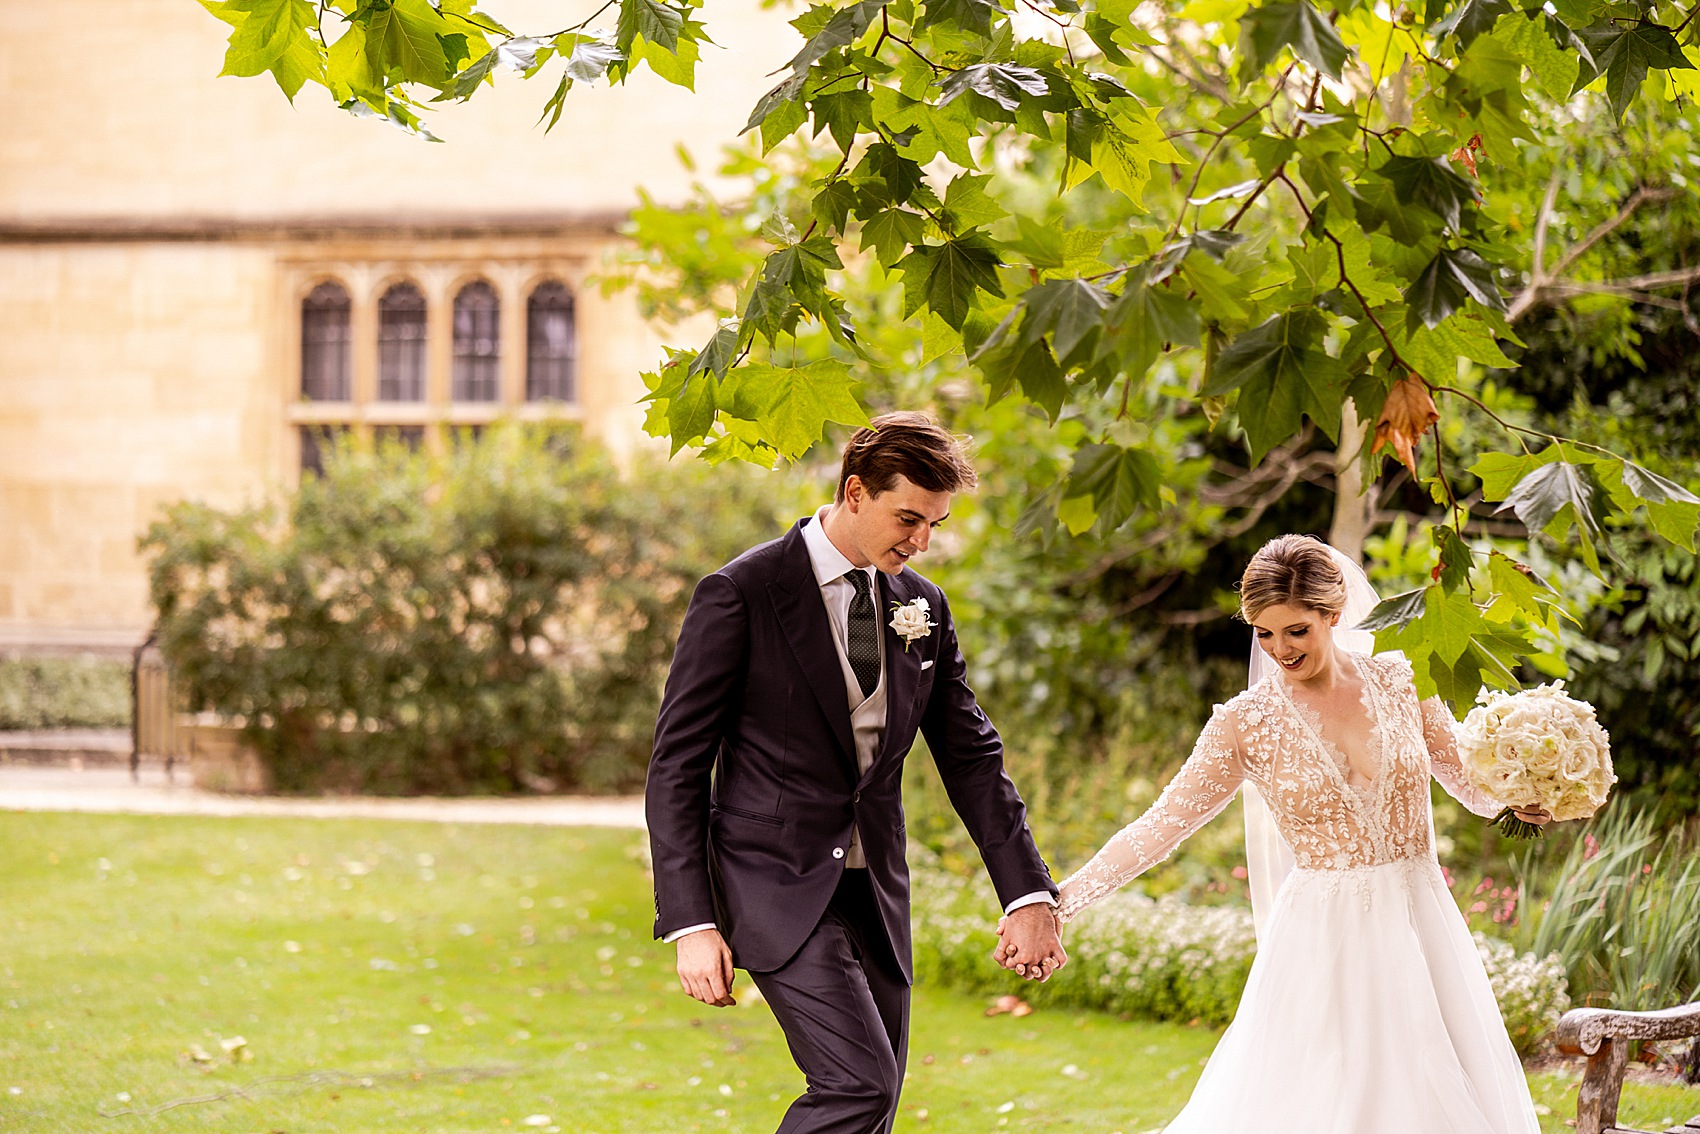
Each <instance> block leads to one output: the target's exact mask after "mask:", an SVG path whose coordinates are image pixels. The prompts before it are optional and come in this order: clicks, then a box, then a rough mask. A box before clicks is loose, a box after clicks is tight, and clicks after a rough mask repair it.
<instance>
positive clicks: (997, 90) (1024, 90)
mask: <svg viewBox="0 0 1700 1134" xmlns="http://www.w3.org/2000/svg"><path fill="white" fill-rule="evenodd" d="M941 85H942V87H943V89H944V97H943V98H941V99H939V105H940V106H946V105H949V103H950V102H952V101H953V100H954V99H956V98H957V97H958V96H960V95H961V94H963V93H964V92H966V91H973V92H974V93H975V94H977V95H981V96H983V97H985V98H989V99H991V100H992V101H993V102H995V103H997V104H998V105H999V106H1001V107H1003V108H1004V109H1005V110H1014V109H1016V108H1017V107H1019V106H1020V105H1021V103H1022V101H1023V100H1024V99H1029V98H1041V97H1043V96H1045V95H1047V94H1049V93H1050V89H1051V88H1050V85H1049V84H1048V83H1046V82H1045V76H1043V75H1041V74H1040V73H1039V72H1037V71H1035V70H1034V69H1033V68H1031V67H1017V66H1014V65H1012V64H1009V63H974V64H971V65H969V66H967V67H964V68H962V70H960V71H957V72H955V73H953V74H952V75H950V77H948V78H947V79H945V81H944V82H943V84H941Z"/></svg>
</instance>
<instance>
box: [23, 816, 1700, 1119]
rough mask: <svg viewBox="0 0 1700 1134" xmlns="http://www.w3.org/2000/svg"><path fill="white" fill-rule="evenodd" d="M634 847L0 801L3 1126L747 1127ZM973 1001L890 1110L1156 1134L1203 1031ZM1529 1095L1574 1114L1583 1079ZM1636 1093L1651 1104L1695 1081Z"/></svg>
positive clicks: (732, 1064)
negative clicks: (652, 919)
mask: <svg viewBox="0 0 1700 1134" xmlns="http://www.w3.org/2000/svg"><path fill="white" fill-rule="evenodd" d="M637 846H638V836H636V835H635V834H633V833H629V832H609V831H587V830H561V829H554V828H538V827H498V826H443V825H434V824H414V823H395V822H377V821H372V822H359V821H322V820H272V819H241V820H225V819H194V820H189V819H180V818H154V817H107V816H100V817H96V816H82V815H29V814H17V813H0V854H3V855H4V874H3V876H0V877H3V881H0V1129H6V1130H23V1131H43V1132H59V1131H64V1132H67V1134H70V1132H74V1134H85V1132H87V1131H91V1130H101V1131H113V1132H116V1134H131V1132H136V1134H141V1132H155V1131H173V1132H175V1131H203V1130H212V1131H219V1132H230V1134H251V1132H263V1131H287V1132H288V1134H311V1132H318V1131H325V1132H329V1131H337V1132H353V1131H358V1132H360V1134H380V1132H388V1131H397V1132H400V1131H454V1132H460V1131H491V1132H496V1131H526V1130H532V1129H538V1130H543V1131H545V1132H547V1131H548V1130H549V1129H550V1127H558V1128H559V1129H560V1130H562V1131H570V1132H572V1134H615V1132H626V1134H653V1132H657V1131H669V1132H672V1131H680V1132H683V1131H693V1130H704V1131H729V1132H730V1131H747V1132H752V1134H765V1132H767V1131H770V1130H772V1128H773V1127H774V1126H775V1125H776V1124H777V1122H778V1119H779V1115H780V1113H781V1112H782V1110H783V1108H784V1105H785V1103H786V1101H787V1100H789V1098H790V1097H791V1096H792V1095H793V1094H795V1093H796V1091H797V1090H799V1089H800V1087H801V1083H800V1077H799V1076H798V1074H797V1072H796V1070H795V1069H794V1068H793V1067H792V1065H791V1063H790V1060H789V1058H788V1056H787V1054H786V1051H785V1046H784V1041H783V1039H782V1037H781V1036H780V1034H779V1032H778V1029H777V1028H776V1027H775V1026H774V1023H773V1020H772V1017H771V1015H770V1014H769V1013H768V1011H767V1010H766V1008H765V1007H762V1006H761V1005H759V1004H746V1005H742V1006H740V1007H737V1008H730V1009H725V1010H720V1011H715V1010H712V1009H707V1008H702V1007H701V1006H699V1005H696V1004H694V1002H692V1001H689V1000H687V999H685V998H684V997H683V996H682V995H681V994H680V993H679V992H678V991H677V989H676V985H675V984H674V982H673V977H672V972H671V956H670V954H671V950H670V949H663V948H662V947H660V946H657V945H656V944H654V943H653V942H652V941H651V940H650V938H649V928H648V927H649V916H650V896H649V887H648V884H647V882H646V881H645V878H644V876H643V873H642V871H641V869H640V867H639V864H638V861H637V858H636V852H637ZM989 944H990V941H989V939H988V947H989ZM988 963H989V962H988ZM743 987H747V984H746V985H744V986H743ZM981 1009H982V1004H981V1003H980V1002H979V1001H978V1000H974V999H970V998H966V997H963V996H960V995H958V994H954V993H951V992H949V991H945V990H939V989H922V990H920V991H919V993H918V995H917V1000H916V1005H915V1028H914V1039H913V1052H912V1058H911V1061H910V1062H911V1066H910V1079H909V1083H908V1086H907V1087H906V1089H905V1094H904V1110H903V1115H904V1117H903V1119H902V1121H900V1123H899V1129H900V1130H903V1131H907V1132H912V1134H913V1132H920V1131H938V1132H963V1134H967V1132H969V1131H973V1132H982V1131H994V1130H997V1129H999V1128H1012V1129H1029V1130H1067V1131H1090V1132H1096V1134H1110V1132H1113V1131H1122V1132H1124V1134H1135V1132H1137V1131H1146V1130H1152V1129H1155V1128H1157V1127H1158V1126H1160V1125H1161V1124H1162V1122H1163V1121H1165V1120H1166V1119H1167V1118H1168V1117H1169V1116H1170V1115H1172V1114H1173V1113H1174V1112H1175V1111H1176V1110H1177V1109H1178V1108H1179V1107H1180V1105H1181V1103H1182V1102H1183V1101H1184V1100H1185V1097H1186V1093H1187V1091H1188V1089H1189V1088H1190V1086H1191V1084H1192V1081H1193V1080H1194V1078H1195V1077H1196V1075H1197V1072H1198V1068H1199V1065H1200V1063H1201V1061H1202V1060H1203V1059H1204V1057H1205V1056H1206V1055H1207V1054H1208V1053H1209V1051H1210V1049H1211V1047H1212V1046H1213V1045H1214V1043H1215V1040H1216V1034H1215V1033H1214V1032H1212V1031H1209V1030H1207V1029H1188V1028H1184V1027H1176V1026H1173V1025H1160V1024H1141V1023H1125V1022H1120V1021H1117V1020H1115V1019H1112V1018H1110V1017H1107V1016H1101V1015H1086V1016H1074V1015H1065V1014H1062V1013H1039V1014H1035V1015H1032V1016H1028V1017H1025V1018H1020V1019H1016V1018H1011V1017H1008V1016H1001V1017H997V1018H993V1019H987V1018H986V1017H985V1016H984V1015H982V1012H981ZM238 1038H240V1039H241V1040H243V1041H245V1042H244V1043H243V1044H242V1046H240V1047H236V1048H234V1050H233V1051H227V1050H226V1045H227V1044H230V1043H231V1041H234V1040H236V1039H238ZM1567 1088H1568V1091H1569V1093H1568V1094H1566V1093H1565V1092H1566V1089H1567ZM1536 1089H1537V1094H1538V1097H1539V1098H1540V1099H1541V1100H1542V1101H1543V1102H1545V1103H1546V1104H1548V1105H1549V1106H1551V1107H1552V1109H1553V1110H1554V1112H1555V1113H1554V1114H1553V1115H1552V1116H1551V1117H1549V1118H1548V1119H1546V1120H1545V1121H1546V1122H1547V1123H1548V1124H1549V1126H1548V1129H1550V1130H1552V1131H1560V1130H1563V1129H1565V1127H1564V1126H1563V1125H1562V1121H1561V1120H1562V1118H1563V1117H1564V1116H1565V1115H1568V1114H1573V1113H1574V1099H1575V1092H1574V1085H1573V1084H1570V1083H1567V1082H1566V1081H1564V1080H1562V1079H1556V1078H1542V1079H1540V1080H1538V1081H1537V1084H1536ZM171 1104H176V1105H171ZM1628 1104H1629V1105H1627V1106H1626V1108H1625V1118H1626V1119H1628V1120H1630V1121H1639V1122H1641V1123H1643V1124H1648V1125H1650V1124H1652V1123H1656V1122H1658V1121H1659V1120H1660V1119H1662V1118H1666V1117H1677V1116H1678V1115H1680V1116H1681V1117H1687V1116H1688V1115H1689V1114H1692V1113H1700V1092H1683V1091H1681V1090H1665V1091H1644V1090H1643V1091H1635V1090H1632V1091H1631V1092H1630V1095H1629V1099H1628ZM168 1106H169V1109H163V1108H166V1107H168ZM543 1118H547V1119H548V1121H547V1122H544V1121H542V1119H543ZM528 1119H529V1120H531V1121H530V1124H529V1125H528V1124H527V1120H528Z"/></svg>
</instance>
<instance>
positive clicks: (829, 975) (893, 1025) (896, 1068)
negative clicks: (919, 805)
mask: <svg viewBox="0 0 1700 1134" xmlns="http://www.w3.org/2000/svg"><path fill="white" fill-rule="evenodd" d="M750 976H751V978H752V979H753V980H754V981H755V984H756V987H757V988H759V989H761V993H762V996H763V997H765V998H766V999H767V1003H768V1005H769V1007H771V1008H772V1009H773V1015H774V1018H775V1019H777V1020H778V1021H779V1026H780V1028H781V1029H783V1031H784V1032H785V1041H786V1043H787V1044H789V1045H790V1048H791V1058H792V1059H794V1060H796V1062H797V1066H798V1067H799V1068H801V1069H802V1072H803V1075H804V1077H805V1078H806V1079H807V1081H808V1089H807V1090H806V1091H805V1092H804V1093H803V1094H802V1095H801V1096H799V1097H798V1098H797V1100H796V1101H795V1102H793V1103H792V1104H791V1107H790V1109H789V1110H787V1111H786V1112H785V1118H784V1120H783V1121H782V1122H780V1124H779V1130H778V1134H889V1131H890V1130H891V1124H892V1120H893V1119H894V1118H895V1117H896V1115H897V1096H898V1093H899V1091H901V1090H902V1087H903V1070H904V1067H905V1065H906V1064H907V1063H908V1059H909V983H908V982H907V981H906V980H904V979H903V972H902V970H901V969H899V968H898V967H897V960H896V958H895V957H894V956H893V954H892V949H891V944H890V942H889V941H888V940H887V938H886V932H885V928H884V925H883V924H882V923H881V921H880V917H879V911H878V909H877V908H876V907H875V905H874V894H873V887H872V885H871V884H870V883H869V881H868V872H867V871H866V870H853V869H847V870H845V871H844V874H843V877H842V878H840V880H839V883H838V888H837V890H836V891H835V892H834V893H833V896H832V901H831V902H830V903H828V905H827V908H826V912H825V913H824V914H822V915H821V919H820V922H819V923H818V924H817V925H816V926H815V928H814V930H813V931H812V932H811V933H810V934H809V936H808V938H807V940H805V941H804V942H803V946H802V948H800V949H799V950H797V952H796V954H795V955H794V956H793V957H792V958H791V959H790V960H789V961H787V962H786V963H785V964H784V965H783V966H781V967H780V968H777V969H774V970H773V971H771V972H765V973H757V972H752V973H751V974H750Z"/></svg>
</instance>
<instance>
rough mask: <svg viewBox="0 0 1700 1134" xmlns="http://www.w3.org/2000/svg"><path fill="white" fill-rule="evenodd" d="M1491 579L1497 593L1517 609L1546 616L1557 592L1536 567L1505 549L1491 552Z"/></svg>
mask: <svg viewBox="0 0 1700 1134" xmlns="http://www.w3.org/2000/svg"><path fill="white" fill-rule="evenodd" d="M1488 582H1489V583H1490V584H1491V585H1492V586H1493V589H1494V591H1495V593H1496V594H1498V595H1499V596H1500V597H1501V598H1503V599H1505V600H1506V601H1508V602H1510V603H1511V605H1512V606H1513V607H1515V608H1516V609H1517V610H1520V611H1522V612H1523V613H1525V614H1528V615H1531V616H1533V617H1536V618H1543V617H1545V615H1546V611H1547V608H1548V607H1550V606H1551V605H1552V604H1553V603H1554V602H1556V601H1557V599H1558V594H1557V592H1555V591H1554V590H1553V589H1552V587H1551V586H1549V585H1548V584H1547V583H1546V581H1545V580H1543V579H1542V578H1541V577H1540V576H1539V575H1536V574H1535V573H1534V571H1532V570H1530V569H1529V568H1528V567H1525V566H1524V565H1523V564H1521V563H1518V562H1516V561H1515V560H1513V559H1511V558H1510V557H1509V556H1507V555H1505V554H1504V553H1503V552H1499V551H1494V552H1490V553H1489V554H1488Z"/></svg>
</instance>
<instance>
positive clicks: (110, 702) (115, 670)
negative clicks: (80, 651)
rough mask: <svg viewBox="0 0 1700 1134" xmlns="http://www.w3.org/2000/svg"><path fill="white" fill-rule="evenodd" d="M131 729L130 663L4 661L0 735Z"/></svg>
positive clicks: (0, 674) (1, 663) (113, 660)
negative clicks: (2, 731) (10, 731)
mask: <svg viewBox="0 0 1700 1134" xmlns="http://www.w3.org/2000/svg"><path fill="white" fill-rule="evenodd" d="M129 723H130V663H129V662H127V661H124V660H122V659H117V658H14V659H0V729H41V728H124V727H127V726H128V725H129Z"/></svg>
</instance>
